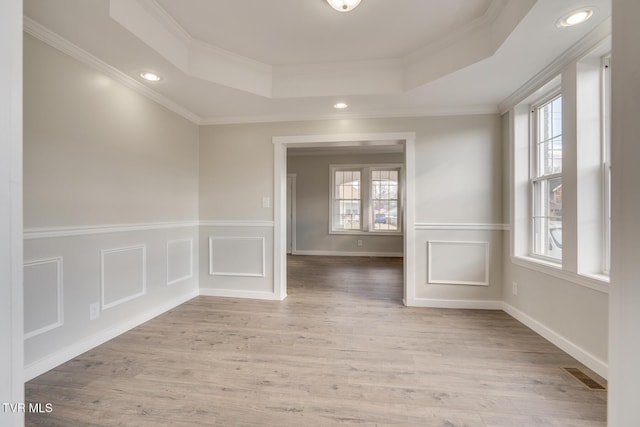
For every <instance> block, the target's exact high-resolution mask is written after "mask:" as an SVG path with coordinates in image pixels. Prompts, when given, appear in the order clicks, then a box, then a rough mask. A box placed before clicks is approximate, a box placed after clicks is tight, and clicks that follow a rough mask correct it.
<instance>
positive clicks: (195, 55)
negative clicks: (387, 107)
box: [109, 0, 534, 99]
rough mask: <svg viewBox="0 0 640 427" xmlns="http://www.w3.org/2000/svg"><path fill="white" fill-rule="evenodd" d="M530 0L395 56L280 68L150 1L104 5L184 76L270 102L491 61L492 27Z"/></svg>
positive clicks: (373, 89) (501, 5) (400, 84)
mask: <svg viewBox="0 0 640 427" xmlns="http://www.w3.org/2000/svg"><path fill="white" fill-rule="evenodd" d="M533 3H534V1H533V0H527V1H525V0H520V1H519V2H508V1H507V0H492V1H491V3H489V5H488V7H487V9H486V10H485V11H484V13H483V15H481V16H479V17H478V18H476V19H474V20H472V21H470V22H468V23H466V24H462V25H461V26H459V27H457V28H455V29H454V31H453V34H451V35H447V36H445V37H442V38H440V39H439V40H436V41H434V42H432V43H430V44H428V45H426V46H424V47H422V48H419V49H417V50H414V51H413V52H410V53H408V54H400V56H399V57H397V58H386V59H382V60H376V61H354V62H349V61H343V62H330V63H323V64H298V65H286V66H283V65H274V64H269V63H264V62H260V61H257V60H255V59H253V58H250V57H247V56H243V55H239V54H237V53H234V52H231V51H228V50H225V49H222V48H220V47H218V46H215V45H213V44H211V43H209V42H205V41H203V40H199V39H196V38H194V37H192V36H191V35H190V34H189V32H188V31H187V30H186V29H185V28H183V27H182V26H181V25H180V24H179V23H178V22H177V21H176V20H175V19H174V18H173V17H172V16H171V15H170V14H169V13H168V12H167V11H166V10H164V9H163V7H162V5H160V4H158V2H157V1H156V0H135V1H134V0H109V14H110V16H111V18H112V19H114V20H115V21H116V22H118V23H119V24H120V25H122V26H123V27H124V28H125V29H127V30H128V31H129V32H131V33H132V34H133V35H135V36H136V37H138V38H139V39H140V40H142V41H143V42H144V43H146V44H147V45H148V46H149V47H151V48H152V49H153V50H154V51H156V52H157V53H158V54H160V55H161V56H163V57H164V58H165V59H166V60H168V61H169V62H171V63H172V64H173V65H174V66H176V67H177V68H179V69H180V70H181V71H182V72H184V73H185V74H187V75H190V76H192V77H196V78H199V79H203V80H207V81H209V82H212V83H216V84H219V85H223V86H226V87H230V88H234V89H237V90H241V91H244V92H247V93H252V94H255V95H259V96H263V97H266V98H271V99H274V98H308V97H317V96H341V95H342V96H344V95H379V94H390V93H404V92H406V91H408V90H410V89H414V88H416V87H419V86H422V85H424V84H426V83H429V82H430V81H434V80H436V79H437V78H439V77H442V76H443V75H446V74H448V73H451V72H454V71H457V70H460V69H463V68H465V67H467V66H469V65H471V64H473V63H475V62H478V61H480V60H483V59H486V58H488V57H489V56H491V55H492V54H493V53H494V52H495V50H496V49H497V47H498V46H499V45H500V44H502V42H503V41H504V40H505V39H506V37H508V35H509V33H510V32H504V31H499V30H497V27H500V28H507V27H509V28H512V27H513V25H512V24H514V23H517V22H520V20H521V19H522V17H523V16H524V14H525V12H526V11H528V10H529V9H530V7H531V5H532V4H533ZM505 22H506V23H507V24H505ZM510 25H511V26H510Z"/></svg>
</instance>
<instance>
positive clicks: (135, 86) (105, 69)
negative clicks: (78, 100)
mask: <svg viewBox="0 0 640 427" xmlns="http://www.w3.org/2000/svg"><path fill="white" fill-rule="evenodd" d="M23 28H24V32H26V33H27V34H30V35H32V36H33V37H35V38H37V39H38V40H40V41H42V42H44V43H46V44H48V45H49V46H51V47H53V48H55V49H57V50H59V51H60V52H62V53H64V54H66V55H69V56H70V57H72V58H74V59H76V60H77V61H79V62H81V63H83V64H85V65H87V66H89V67H91V68H93V69H94V70H97V71H99V72H101V73H103V74H105V75H107V76H109V77H111V78H112V79H114V80H115V81H117V82H118V83H120V84H122V85H123V86H126V87H127V88H129V89H131V90H133V91H135V92H137V93H139V94H140V95H143V96H145V97H147V98H149V99H151V100H152V101H154V102H156V103H158V104H160V105H162V106H163V107H165V108H167V109H168V110H170V111H173V112H174V113H176V114H178V115H179V116H181V117H184V118H185V119H187V120H189V121H191V122H193V123H195V124H198V125H199V124H200V123H201V121H202V118H201V117H200V116H198V115H197V114H195V113H193V112H191V111H189V110H188V109H186V108H185V107H183V106H182V105H179V104H177V103H175V102H173V101H172V100H170V99H169V98H167V97H165V96H163V95H161V94H159V93H158V92H156V91H154V90H152V89H149V88H148V87H147V86H145V85H144V84H142V83H140V82H139V81H137V80H135V79H134V78H132V77H130V76H128V75H127V74H125V73H123V72H122V71H120V70H118V69H116V68H114V67H112V66H111V65H109V64H107V63H106V62H104V61H102V60H100V59H99V58H97V57H95V56H93V55H92V54H90V53H89V52H87V51H86V50H84V49H82V48H80V47H78V46H76V45H75V44H73V43H71V42H70V41H68V40H67V39H65V38H63V37H61V36H60V35H58V34H56V33H54V32H53V31H51V30H49V29H48V28H46V27H44V26H43V25H41V24H39V23H38V22H36V21H34V20H33V19H31V18H29V17H26V16H25V17H24V20H23Z"/></svg>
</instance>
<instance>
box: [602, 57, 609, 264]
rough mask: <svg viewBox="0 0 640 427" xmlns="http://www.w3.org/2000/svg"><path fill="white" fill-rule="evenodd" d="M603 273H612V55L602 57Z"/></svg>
mask: <svg viewBox="0 0 640 427" xmlns="http://www.w3.org/2000/svg"><path fill="white" fill-rule="evenodd" d="M601 92H602V97H601V100H602V115H601V117H602V126H601V129H602V188H603V191H602V197H603V200H602V210H603V211H602V247H603V248H604V250H603V253H602V272H603V274H605V275H609V273H610V271H611V54H610V53H609V54H607V55H604V56H603V57H602V89H601Z"/></svg>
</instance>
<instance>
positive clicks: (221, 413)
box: [26, 256, 606, 427]
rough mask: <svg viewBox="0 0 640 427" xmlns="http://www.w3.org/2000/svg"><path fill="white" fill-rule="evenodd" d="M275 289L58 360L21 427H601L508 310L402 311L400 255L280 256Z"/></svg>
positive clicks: (198, 307)
mask: <svg viewBox="0 0 640 427" xmlns="http://www.w3.org/2000/svg"><path fill="white" fill-rule="evenodd" d="M288 291H289V297H288V298H287V299H286V300H285V301H283V302H272V301H252V300H238V299H223V298H212V297H198V298H195V299H193V300H191V301H189V302H188V303H186V304H183V305H182V306H180V307H178V308H176V309H174V310H171V311H170V312H167V313H165V314H163V315H161V316H159V317H157V318H155V319H153V320H152V321H150V322H147V323H145V324H144V325H142V326H140V327H137V328H135V329H133V330H131V331H129V332H127V333H126V334H123V335H121V336H119V337H118V338H116V339H114V340H111V341H109V342H108V343H106V344H104V345H101V346H99V347H97V348H95V349H94V350H92V351H89V352H87V353H85V354H83V355H81V356H80V357H77V358H75V359H73V360H71V361H69V362H68V363H65V364H64V365H61V366H60V367H58V368H56V369H54V370H52V371H50V372H48V373H46V374H44V375H42V376H40V377H38V378H36V379H34V380H32V381H30V382H29V383H28V384H27V385H26V396H27V400H28V401H32V402H51V403H52V404H53V408H54V411H53V413H52V414H38V415H36V414H28V415H27V419H26V420H27V425H28V426H47V427H53V426H64V427H73V426H153V427H157V426H208V425H219V426H323V425H336V424H346V425H358V426H368V425H411V426H483V427H487V426H508V427H522V426H556V427H567V426H580V427H586V426H604V425H606V420H605V416H606V393H604V392H594V391H590V390H588V389H587V388H586V387H584V386H583V385H582V384H580V383H578V382H577V381H576V380H575V379H574V378H573V377H571V376H570V375H569V374H568V373H566V372H565V371H564V370H563V369H562V368H563V367H567V366H569V367H573V366H575V367H580V368H581V369H583V370H585V371H587V372H589V371H588V370H587V369H586V368H584V367H583V366H581V365H580V364H579V363H578V362H576V361H575V360H574V359H572V358H571V357H569V356H568V355H566V354H565V353H563V352H562V351H560V350H559V349H558V348H557V347H555V346H553V345H552V344H550V343H549V342H547V341H546V340H544V339H543V338H541V337H539V336H538V335H536V334H535V333H533V332H532V331H530V330H529V329H527V328H526V327H525V326H523V325H521V324H520V323H518V322H517V321H516V320H514V319H512V318H511V317H509V316H508V315H507V314H505V313H503V312H501V311H476V310H444V309H426V308H407V307H403V306H402V304H401V297H402V261H401V260H400V259H384V258H332V257H299V256H296V257H290V258H289V290H288ZM596 378H597V377H596ZM599 380H600V381H602V380H601V379H599Z"/></svg>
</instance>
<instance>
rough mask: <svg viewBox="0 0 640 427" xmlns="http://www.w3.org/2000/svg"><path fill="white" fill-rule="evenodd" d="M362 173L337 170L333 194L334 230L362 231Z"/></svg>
mask: <svg viewBox="0 0 640 427" xmlns="http://www.w3.org/2000/svg"><path fill="white" fill-rule="evenodd" d="M360 176H361V171H360V170H336V171H335V172H334V192H333V206H334V209H333V212H334V213H333V230H334V231H335V230H360V227H361V221H360V216H361V215H360V212H362V198H361V192H362V191H361V189H362V186H361V178H360Z"/></svg>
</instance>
